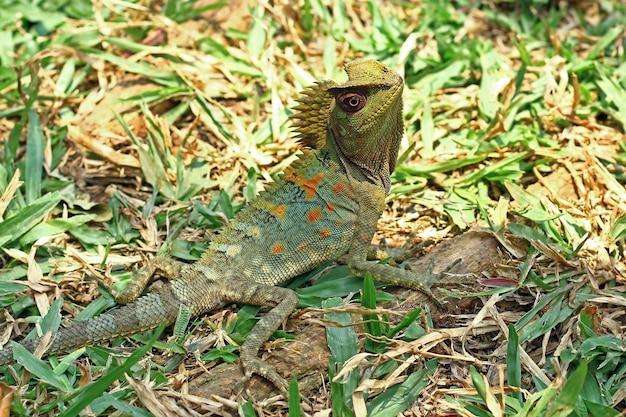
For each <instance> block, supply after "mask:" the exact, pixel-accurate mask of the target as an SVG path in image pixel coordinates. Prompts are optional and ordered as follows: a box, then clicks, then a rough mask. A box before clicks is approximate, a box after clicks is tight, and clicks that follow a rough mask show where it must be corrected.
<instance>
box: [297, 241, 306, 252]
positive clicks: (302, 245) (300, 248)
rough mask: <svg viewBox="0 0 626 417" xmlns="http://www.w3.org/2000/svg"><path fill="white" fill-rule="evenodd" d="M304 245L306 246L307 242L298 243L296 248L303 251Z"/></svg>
mask: <svg viewBox="0 0 626 417" xmlns="http://www.w3.org/2000/svg"><path fill="white" fill-rule="evenodd" d="M306 247H307V244H306V243H300V244H299V245H298V250H299V251H303V250H305V249H306Z"/></svg>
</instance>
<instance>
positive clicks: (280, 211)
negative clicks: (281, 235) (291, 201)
mask: <svg viewBox="0 0 626 417" xmlns="http://www.w3.org/2000/svg"><path fill="white" fill-rule="evenodd" d="M285 213H287V205H286V204H280V205H278V206H276V207H275V208H274V210H272V214H273V215H275V216H276V217H278V218H281V219H283V218H285Z"/></svg>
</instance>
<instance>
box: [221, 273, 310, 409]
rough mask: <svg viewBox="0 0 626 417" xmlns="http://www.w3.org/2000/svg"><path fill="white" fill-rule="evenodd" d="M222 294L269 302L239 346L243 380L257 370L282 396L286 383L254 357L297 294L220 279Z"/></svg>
mask: <svg viewBox="0 0 626 417" xmlns="http://www.w3.org/2000/svg"><path fill="white" fill-rule="evenodd" d="M220 290H221V291H223V293H222V296H223V299H224V301H226V302H235V303H242V304H251V305H258V306H273V308H272V310H270V311H269V312H268V313H267V314H266V315H264V316H263V317H262V318H261V320H259V322H258V323H257V324H256V325H255V326H254V327H253V328H252V330H251V331H250V334H249V335H248V337H247V338H246V341H245V342H244V344H243V346H241V350H240V358H241V365H242V366H243V369H244V381H246V380H248V379H249V378H250V377H251V376H252V375H254V374H257V375H260V376H262V377H264V378H265V379H267V380H269V381H270V382H271V383H272V384H274V386H276V388H278V390H279V391H280V393H281V394H282V395H283V396H284V397H285V399H286V398H288V396H287V394H288V392H289V384H288V383H287V381H286V380H285V379H284V378H283V377H282V376H280V375H279V374H278V373H277V372H276V370H275V369H274V368H273V367H272V366H271V365H269V364H267V363H266V362H264V361H262V360H261V359H259V358H258V353H259V349H260V348H261V345H262V344H263V343H264V342H266V341H267V340H269V338H270V337H271V336H272V334H273V333H274V332H275V331H276V329H278V327H279V326H280V325H281V324H282V323H283V322H284V321H285V320H287V318H288V317H289V315H290V314H291V313H292V312H293V311H294V310H295V308H296V306H297V305H298V296H297V295H296V293H295V292H294V291H293V290H290V289H288V288H282V287H275V286H271V285H266V284H260V283H257V282H251V281H238V280H229V281H224V282H223V287H222V288H221V289H220Z"/></svg>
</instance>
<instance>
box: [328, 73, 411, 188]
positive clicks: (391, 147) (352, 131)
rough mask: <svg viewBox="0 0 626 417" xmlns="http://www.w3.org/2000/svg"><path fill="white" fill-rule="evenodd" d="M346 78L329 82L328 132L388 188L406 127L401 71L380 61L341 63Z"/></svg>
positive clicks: (346, 153) (350, 157) (343, 151)
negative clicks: (393, 69)
mask: <svg viewBox="0 0 626 417" xmlns="http://www.w3.org/2000/svg"><path fill="white" fill-rule="evenodd" d="M345 70H346V72H347V73H348V78H349V80H348V82H346V83H344V84H341V85H336V86H331V87H330V88H329V89H328V91H329V92H330V94H331V95H332V96H333V97H334V102H333V103H331V109H330V115H329V123H328V130H329V138H330V139H331V140H332V141H333V142H334V144H333V145H334V146H335V147H336V148H337V150H338V151H339V152H340V154H342V155H343V156H344V157H345V158H346V159H348V160H349V161H350V162H352V163H354V164H356V165H357V166H359V167H360V168H361V169H362V170H363V171H364V173H365V174H366V176H367V177H368V178H371V179H372V180H374V181H375V182H377V183H382V184H383V185H384V187H385V189H386V190H387V191H389V187H390V180H389V176H390V175H391V173H392V172H393V170H394V169H395V166H396V159H397V157H398V148H399V147H400V141H401V139H402V135H403V133H404V122H403V118H402V89H403V87H404V83H403V81H402V77H400V75H398V74H397V73H395V72H394V71H392V70H391V69H390V68H389V67H387V66H386V65H384V64H382V63H380V62H378V61H360V62H359V61H356V62H351V63H349V64H347V65H346V66H345Z"/></svg>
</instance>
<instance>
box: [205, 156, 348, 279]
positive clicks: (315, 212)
mask: <svg viewBox="0 0 626 417" xmlns="http://www.w3.org/2000/svg"><path fill="white" fill-rule="evenodd" d="M352 189H353V185H352V183H351V178H350V177H349V176H348V175H347V174H346V173H345V172H344V170H343V169H342V167H341V166H340V165H339V164H337V163H336V162H334V160H333V159H332V158H330V156H329V154H328V153H327V152H325V151H322V150H306V151H305V153H304V154H303V155H301V156H300V159H299V160H297V161H296V162H294V163H293V164H292V165H291V166H290V167H289V168H288V169H287V170H286V171H285V174H284V175H282V176H281V177H279V178H278V179H277V180H276V181H275V182H274V183H273V184H272V185H271V186H270V187H269V188H268V189H267V190H266V191H263V192H261V193H260V194H259V196H258V197H257V199H256V200H255V201H254V204H250V205H248V206H246V207H244V208H243V209H242V210H241V211H240V212H239V213H237V215H236V216H235V218H234V219H233V220H232V222H230V223H229V225H228V226H227V227H226V229H225V230H224V231H223V232H221V234H220V235H218V236H217V237H216V238H215V239H214V240H213V241H212V242H211V244H210V246H209V248H208V250H207V251H206V252H205V253H204V255H203V256H202V258H201V259H200V261H199V262H198V264H199V265H198V266H202V267H203V268H209V269H211V270H212V272H218V274H217V276H224V277H226V276H234V277H236V278H237V279H243V280H251V281H255V282H259V283H263V284H268V285H276V284H278V283H280V282H283V281H285V280H286V279H289V278H291V277H294V276H296V275H299V274H301V273H304V272H307V271H310V270H311V269H313V268H315V267H317V266H319V265H321V264H322V263H324V262H326V261H328V260H329V259H334V258H337V257H339V256H341V255H342V254H344V253H346V252H347V250H348V248H349V246H350V242H351V241H352V231H353V230H354V225H355V222H356V219H357V215H358V212H359V207H358V206H359V204H358V202H357V201H355V200H354V198H350V197H349V196H350V193H351V192H352ZM219 272H223V273H224V274H219Z"/></svg>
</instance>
